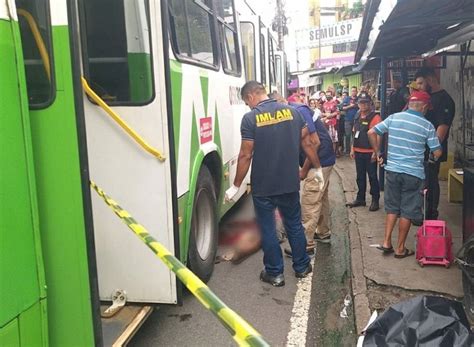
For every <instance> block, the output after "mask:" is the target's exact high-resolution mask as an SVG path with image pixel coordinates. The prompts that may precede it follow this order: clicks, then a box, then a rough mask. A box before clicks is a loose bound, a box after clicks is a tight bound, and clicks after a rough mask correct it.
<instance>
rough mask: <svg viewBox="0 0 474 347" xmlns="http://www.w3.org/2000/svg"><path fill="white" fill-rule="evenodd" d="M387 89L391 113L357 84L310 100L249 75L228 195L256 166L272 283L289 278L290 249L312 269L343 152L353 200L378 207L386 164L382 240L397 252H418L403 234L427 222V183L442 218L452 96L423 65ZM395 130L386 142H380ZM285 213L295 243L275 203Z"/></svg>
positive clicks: (297, 265) (298, 270)
mask: <svg viewBox="0 0 474 347" xmlns="http://www.w3.org/2000/svg"><path fill="white" fill-rule="evenodd" d="M394 87H395V89H394V92H393V93H392V94H391V95H390V97H389V105H388V111H389V112H390V114H389V115H388V117H386V118H385V119H384V120H382V118H381V116H380V114H379V113H378V112H377V111H376V110H375V105H374V102H373V100H372V98H371V96H370V95H369V94H368V93H367V92H366V91H365V90H362V91H359V90H358V88H357V87H355V86H354V87H352V88H351V90H350V94H349V93H348V92H345V93H343V94H341V95H340V96H336V95H335V94H336V93H335V90H334V89H333V88H328V89H327V90H326V91H321V92H317V93H315V94H313V95H312V96H311V97H310V98H307V97H306V95H304V94H303V93H301V92H298V91H295V92H293V93H292V94H291V95H290V96H289V97H288V98H287V99H285V98H284V97H283V96H281V95H279V94H278V93H272V94H270V95H267V92H266V89H265V87H264V86H263V85H262V84H260V83H259V82H256V81H250V82H247V83H246V84H245V85H244V86H243V87H242V89H241V96H242V99H243V101H244V102H245V103H246V105H247V106H249V107H250V109H251V111H250V112H248V113H246V114H245V115H244V117H243V119H242V124H241V135H242V142H241V149H240V153H239V157H238V162H237V172H236V176H235V179H234V182H233V185H232V186H231V187H230V188H229V189H228V190H227V191H226V196H225V198H226V200H233V199H234V198H235V196H236V195H237V192H238V191H239V187H240V186H241V184H242V182H243V180H244V178H245V176H246V174H247V172H248V170H249V168H250V165H252V171H251V184H252V198H253V203H254V209H255V214H256V220H257V223H258V225H259V228H260V231H261V234H262V249H263V253H264V257H263V263H264V269H263V270H262V272H261V274H260V279H261V280H262V281H264V282H268V283H270V284H272V285H273V286H282V285H284V284H285V280H284V275H283V252H284V253H285V254H286V255H287V256H290V257H292V259H293V269H294V272H295V276H296V277H297V278H303V277H306V276H307V275H308V274H309V273H311V271H312V267H311V264H310V256H311V255H314V254H315V247H316V242H322V243H330V241H331V229H330V208H329V197H328V191H329V189H328V187H329V182H330V176H331V172H332V169H333V166H334V165H335V163H336V157H338V156H341V155H349V156H350V158H352V159H353V160H354V161H355V167H356V176H357V177H356V182H357V186H358V193H357V196H356V199H355V200H354V201H352V202H350V203H348V204H347V206H348V207H350V208H356V207H360V206H366V189H367V177H368V180H369V183H370V191H369V193H370V195H371V198H372V200H371V204H370V207H369V211H377V210H378V209H379V199H380V186H379V181H378V175H377V171H378V170H377V169H378V165H380V166H384V167H385V171H386V183H385V194H384V207H385V212H386V226H385V237H384V240H383V242H382V243H381V245H380V246H379V247H378V248H379V249H380V250H381V252H382V253H383V254H384V255H387V254H391V253H394V256H395V257H396V258H405V257H407V256H410V255H412V254H413V251H412V250H410V249H408V248H406V246H405V241H406V238H407V235H408V231H409V229H410V226H411V224H415V225H420V223H422V221H423V219H424V216H423V212H422V202H423V195H422V192H423V191H424V188H425V187H427V188H428V198H427V208H426V211H425V212H424V213H425V214H426V215H425V217H426V218H428V219H437V217H438V203H439V184H438V174H439V166H440V162H441V161H443V160H446V153H447V138H448V135H449V128H450V126H451V124H452V121H453V117H454V102H453V100H452V99H451V97H450V96H449V94H448V93H447V92H446V91H445V90H443V89H442V88H441V86H440V84H439V81H438V79H437V77H436V73H435V72H434V70H433V69H430V68H423V69H421V70H420V71H419V72H418V73H417V75H416V81H415V83H412V84H411V85H410V89H408V88H406V87H402V86H401V83H400V81H396V83H395V85H394ZM384 134H388V136H387V137H386V139H387V141H386V142H385V145H383V146H382V144H384V142H383V141H382V137H383V136H384ZM276 209H278V210H279V212H280V215H281V216H282V219H283V223H284V226H285V229H286V232H287V237H288V241H289V246H290V248H285V249H284V250H283V252H282V250H281V248H280V244H279V240H278V238H277V235H276V230H275V210H276ZM397 219H399V237H398V242H397V244H396V247H393V246H392V231H393V229H394V226H395V224H396V221H397Z"/></svg>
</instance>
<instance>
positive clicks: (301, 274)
mask: <svg viewBox="0 0 474 347" xmlns="http://www.w3.org/2000/svg"><path fill="white" fill-rule="evenodd" d="M312 271H313V267H312V266H311V264H308V267H307V268H306V270H304V271H303V272H295V276H296V278H305V277H306V276H308V275H309V274H310V273H311V272H312Z"/></svg>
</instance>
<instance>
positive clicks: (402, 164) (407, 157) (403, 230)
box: [369, 92, 442, 258]
mask: <svg viewBox="0 0 474 347" xmlns="http://www.w3.org/2000/svg"><path fill="white" fill-rule="evenodd" d="M429 103H430V96H429V94H428V93H426V92H414V93H413V94H412V95H411V97H410V99H409V102H408V110H407V111H405V112H400V113H395V114H393V115H391V116H389V117H388V118H387V119H385V120H384V121H383V122H381V123H379V124H377V125H376V126H375V127H373V128H372V129H370V130H369V139H370V143H371V145H372V148H373V149H374V152H375V154H376V156H377V157H379V148H378V141H377V135H378V136H382V135H383V134H385V133H387V132H388V151H387V154H388V159H387V165H386V167H385V171H386V173H387V176H386V180H385V199H384V201H385V211H386V213H387V217H386V220H385V238H384V241H383V244H382V245H381V246H380V247H378V248H379V249H380V250H381V251H383V253H384V254H389V253H392V252H394V251H395V258H405V257H407V256H410V255H413V254H414V252H413V251H411V250H409V249H407V248H406V247H405V241H406V238H407V236H408V231H409V230H410V226H411V222H412V220H421V219H422V212H421V209H422V205H423V198H422V194H421V192H422V190H423V185H424V182H423V180H424V179H425V171H424V166H423V161H424V153H425V146H428V147H429V148H430V151H431V153H432V154H431V156H432V159H433V160H437V159H438V158H439V157H440V156H441V154H442V150H441V145H440V143H439V139H438V137H437V136H436V131H435V128H434V126H433V124H431V123H430V122H429V121H428V120H426V119H425V117H424V115H425V114H426V112H427V111H428V108H429ZM379 163H381V164H382V163H383V159H379ZM398 217H400V221H399V230H398V244H397V247H396V248H395V249H394V248H393V246H392V231H393V228H394V226H395V223H396V222H397V218H398Z"/></svg>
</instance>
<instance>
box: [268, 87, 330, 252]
mask: <svg viewBox="0 0 474 347" xmlns="http://www.w3.org/2000/svg"><path fill="white" fill-rule="evenodd" d="M271 97H272V98H275V99H277V100H279V95H278V94H275V93H273V94H272V95H271ZM289 105H290V106H293V107H294V108H296V110H297V111H299V112H300V113H301V115H302V116H303V118H304V120H305V121H306V124H307V125H308V131H309V133H310V139H311V141H312V143H313V145H314V151H315V152H316V153H317V155H318V158H319V161H320V163H321V169H316V168H314V167H312V165H311V162H310V161H309V160H307V159H306V156H305V154H304V152H303V151H300V152H303V153H300V165H301V166H302V169H301V170H300V178H301V179H302V180H303V186H302V193H301V218H302V222H303V227H304V229H305V233H306V242H307V245H306V251H307V252H308V254H314V249H315V246H316V244H315V242H314V240H316V241H319V242H323V243H329V242H331V231H330V229H329V220H330V211H329V195H328V193H329V177H330V176H331V171H332V168H333V166H334V164H335V163H336V154H335V153H334V148H333V145H332V140H331V136H330V135H329V132H328V130H327V128H326V126H325V125H324V124H323V122H322V121H321V119H320V118H319V117H318V116H317V115H316V114H315V112H314V111H313V110H311V108H309V107H308V106H307V105H305V104H297V103H291V102H290V103H289ZM319 172H321V173H322V175H323V179H324V184H323V185H320V184H319V182H318V181H315V180H314V177H315V175H316V174H317V173H318V174H319ZM284 251H285V254H287V255H289V256H292V252H291V250H290V249H287V248H286V249H285V250H284Z"/></svg>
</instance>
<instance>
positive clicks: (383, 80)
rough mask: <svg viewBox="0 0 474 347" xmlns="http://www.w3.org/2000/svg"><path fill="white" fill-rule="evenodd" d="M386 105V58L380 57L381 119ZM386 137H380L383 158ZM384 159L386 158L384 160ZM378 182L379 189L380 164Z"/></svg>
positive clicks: (382, 176) (382, 183) (382, 178)
mask: <svg viewBox="0 0 474 347" xmlns="http://www.w3.org/2000/svg"><path fill="white" fill-rule="evenodd" d="M386 107H387V58H386V57H380V116H381V117H382V119H385V118H386V112H385V109H386ZM386 142H387V137H386V136H384V137H382V143H381V148H383V153H384V154H383V155H384V159H387V146H386ZM385 161H386V160H385ZM379 183H380V190H381V191H383V190H384V188H385V169H384V168H383V167H382V166H381V167H380V168H379Z"/></svg>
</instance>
